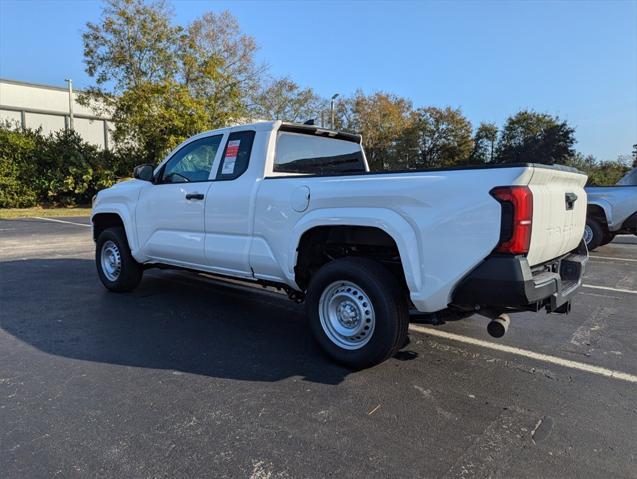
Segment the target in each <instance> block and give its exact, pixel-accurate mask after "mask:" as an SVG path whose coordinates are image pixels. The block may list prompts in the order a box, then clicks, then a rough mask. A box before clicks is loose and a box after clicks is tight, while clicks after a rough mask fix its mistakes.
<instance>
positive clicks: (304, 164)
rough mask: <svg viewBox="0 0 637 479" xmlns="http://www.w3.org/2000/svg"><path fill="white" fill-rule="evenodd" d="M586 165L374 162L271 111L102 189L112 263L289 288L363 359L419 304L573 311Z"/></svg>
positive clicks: (343, 351)
mask: <svg viewBox="0 0 637 479" xmlns="http://www.w3.org/2000/svg"><path fill="white" fill-rule="evenodd" d="M585 182H586V176H584V175H583V174H580V173H579V172H577V171H576V170H573V169H568V168H563V167H554V166H544V165H535V164H525V165H515V166H509V165H507V166H494V167H489V168H484V167H481V168H463V169H455V168H451V169H439V170H430V171H409V172H397V173H372V172H369V169H368V165H367V161H366V158H365V153H364V151H363V148H362V146H361V137H360V136H358V135H352V134H348V133H342V132H337V131H331V130H325V129H322V128H318V127H316V126H311V125H297V124H289V123H282V122H280V121H275V122H262V123H256V124H251V125H244V126H238V127H233V128H226V129H221V130H214V131H208V132H205V133H201V134H199V135H197V136H195V137H193V138H190V139H189V140H187V141H185V142H184V143H182V144H181V145H179V146H178V147H177V148H175V150H173V151H172V152H171V153H170V154H169V155H168V156H167V157H166V158H165V159H164V160H163V161H162V162H161V163H160V164H159V166H150V165H142V166H139V167H137V168H136V169H135V179H133V180H130V181H125V182H122V183H119V184H116V185H114V186H113V187H111V188H108V189H106V190H103V191H100V192H99V193H98V194H97V195H96V197H95V198H94V204H93V214H92V223H93V237H94V240H95V242H96V265H97V271H98V273H99V277H100V279H101V281H102V283H103V284H104V286H106V288H108V289H109V290H111V291H130V290H132V289H134V288H135V287H136V286H137V285H138V283H139V282H140V280H141V278H142V273H143V271H144V270H145V269H147V268H151V267H173V268H182V269H186V270H192V271H199V272H207V273H212V274H214V275H217V276H220V277H226V278H233V279H235V280H236V279H240V280H245V281H250V282H254V283H261V284H264V285H270V286H276V287H278V288H281V289H283V290H285V291H286V292H287V293H288V296H289V297H290V298H291V299H293V300H296V301H305V303H306V306H307V314H308V317H309V323H310V327H311V329H312V332H313V334H314V336H315V338H316V339H317V341H318V343H319V344H320V345H321V347H322V348H323V349H324V350H325V351H326V352H327V353H328V354H329V355H330V356H331V357H332V358H334V359H336V360H337V361H339V362H341V363H344V364H347V365H349V366H351V367H355V368H363V367H368V366H371V365H374V364H377V363H379V362H381V361H383V360H385V359H386V358H388V357H390V356H391V355H393V354H394V353H396V352H397V351H398V350H399V349H400V348H401V347H403V346H404V345H405V344H406V342H407V327H408V322H409V311H410V309H415V310H418V311H420V312H423V313H434V312H441V311H444V312H445V314H447V313H449V314H451V313H453V314H457V315H461V316H468V315H470V314H472V313H474V312H478V313H480V314H483V315H484V316H487V317H489V318H491V319H492V321H491V323H489V331H490V332H491V333H492V334H493V335H495V336H500V335H502V334H504V331H505V330H506V326H507V322H508V316H507V315H506V313H507V312H515V311H529V310H531V311H539V310H540V309H546V310H547V312H558V313H565V312H568V311H569V308H570V299H571V297H572V296H573V294H574V293H575V291H576V289H577V288H578V287H579V285H580V284H581V278H582V274H583V270H584V265H585V263H586V261H587V258H588V254H587V250H586V247H585V246H584V245H583V242H582V235H583V231H584V225H585V222H586V193H585V191H584V189H583V186H584V184H585Z"/></svg>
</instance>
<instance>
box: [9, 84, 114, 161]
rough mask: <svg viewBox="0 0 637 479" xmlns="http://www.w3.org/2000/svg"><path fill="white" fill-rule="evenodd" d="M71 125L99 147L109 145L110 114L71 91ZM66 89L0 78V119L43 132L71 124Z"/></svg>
mask: <svg viewBox="0 0 637 479" xmlns="http://www.w3.org/2000/svg"><path fill="white" fill-rule="evenodd" d="M72 97H73V103H72V105H73V129H74V130H75V131H76V132H77V133H79V134H80V135H81V136H82V138H84V140H86V141H87V142H89V143H92V144H94V145H96V146H98V147H100V148H106V149H108V148H109V147H110V146H112V141H111V139H110V131H111V130H112V126H111V122H110V121H109V118H106V117H100V116H97V115H95V113H94V112H93V110H91V109H90V108H87V107H85V106H82V105H80V104H79V103H78V102H77V97H76V95H75V94H74V93H73V94H72ZM69 106H70V104H69V89H68V88H67V87H58V86H52V85H41V84H37V83H27V82H21V81H15V80H7V79H2V78H0V122H4V121H6V120H8V121H10V122H11V123H13V124H16V125H18V126H21V127H23V128H31V129H37V128H42V131H43V132H44V133H45V134H48V133H52V132H54V131H58V130H64V129H68V128H70V127H71V115H70V108H69Z"/></svg>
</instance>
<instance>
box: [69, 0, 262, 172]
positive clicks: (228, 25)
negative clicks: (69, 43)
mask: <svg viewBox="0 0 637 479" xmlns="http://www.w3.org/2000/svg"><path fill="white" fill-rule="evenodd" d="M82 38H83V41H84V60H85V63H86V71H87V73H88V74H89V75H90V76H92V77H94V78H95V82H96V85H95V86H94V87H92V88H89V89H88V90H87V91H86V92H85V93H84V94H83V95H81V97H80V101H82V102H83V103H84V104H88V105H91V106H92V107H93V108H94V109H96V110H106V111H107V112H108V113H109V115H110V116H111V117H112V118H113V123H114V125H115V131H114V135H113V136H114V140H115V141H116V142H118V143H121V144H128V145H135V146H137V147H138V148H139V150H140V157H139V159H140V162H141V161H146V162H155V161H157V160H158V159H160V158H161V157H162V155H164V154H165V153H166V152H167V151H168V150H170V149H171V148H173V147H174V146H176V145H177V144H178V143H180V142H181V141H183V140H184V139H185V138H187V137H188V136H191V135H192V134H194V133H198V132H200V131H202V130H209V129H214V128H218V127H222V126H225V125H227V124H229V123H231V122H233V121H237V120H239V119H241V118H244V117H245V116H246V114H247V112H248V104H249V99H250V97H251V96H253V95H254V92H255V90H256V85H257V84H258V81H259V78H260V75H261V74H262V72H263V70H264V67H263V66H258V65H256V63H255V61H254V53H255V51H256V45H255V42H254V40H253V39H252V38H251V37H249V36H247V35H244V34H242V33H241V32H240V30H239V26H238V24H237V22H236V20H235V19H234V17H232V15H230V13H228V12H222V13H220V14H214V13H205V14H204V15H203V16H202V17H201V18H199V19H196V20H194V21H193V22H192V23H191V24H189V25H187V26H186V27H185V28H184V27H181V26H175V25H173V24H172V14H171V12H170V10H169V9H168V8H167V6H166V3H165V2H163V1H161V0H158V1H154V2H150V3H149V2H145V1H144V0H108V1H107V2H106V6H105V7H104V9H103V12H102V17H101V19H100V21H99V22H98V23H90V22H89V23H88V24H87V29H86V31H85V32H84V33H83V35H82Z"/></svg>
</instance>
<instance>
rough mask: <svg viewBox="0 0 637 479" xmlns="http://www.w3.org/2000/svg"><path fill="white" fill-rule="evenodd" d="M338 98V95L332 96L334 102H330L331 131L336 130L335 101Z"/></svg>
mask: <svg viewBox="0 0 637 479" xmlns="http://www.w3.org/2000/svg"><path fill="white" fill-rule="evenodd" d="M336 98H338V93H334V94H333V95H332V100H331V101H330V129H332V130H333V129H334V100H336Z"/></svg>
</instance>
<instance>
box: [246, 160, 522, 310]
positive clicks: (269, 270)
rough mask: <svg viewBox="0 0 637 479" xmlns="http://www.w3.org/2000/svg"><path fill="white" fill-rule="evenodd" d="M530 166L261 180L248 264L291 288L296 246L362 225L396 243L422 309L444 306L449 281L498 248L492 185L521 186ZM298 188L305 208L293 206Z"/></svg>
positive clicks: (450, 285) (497, 215) (497, 217)
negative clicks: (330, 230)
mask: <svg viewBox="0 0 637 479" xmlns="http://www.w3.org/2000/svg"><path fill="white" fill-rule="evenodd" d="M530 177H531V169H530V168H528V167H512V168H493V169H476V170H452V171H432V172H426V173H400V174H364V175H352V176H338V177H329V176H328V177H285V178H276V179H265V180H264V181H262V182H261V184H260V186H259V190H258V193H257V201H256V211H255V226H254V241H253V246H252V249H251V255H250V256H251V265H252V269H253V270H254V273H255V276H256V277H260V278H263V279H270V280H281V281H283V282H285V283H287V284H289V285H291V286H293V287H296V284H295V283H294V266H295V264H296V248H297V245H298V242H299V239H300V237H301V236H302V235H303V233H304V232H306V231H307V230H309V229H310V228H312V227H314V226H320V225H347V224H352V225H366V226H374V227H378V228H380V229H382V230H384V231H385V232H386V233H388V234H389V235H390V236H392V238H394V240H395V241H396V244H397V245H398V249H399V252H400V256H401V260H402V262H403V268H404V271H405V277H406V279H407V284H408V286H409V289H410V294H411V298H412V301H413V302H414V304H415V305H416V307H417V308H418V309H419V310H421V311H437V310H440V309H444V308H445V307H447V305H448V303H449V301H450V297H451V293H452V290H453V287H454V286H455V284H456V283H457V282H458V281H459V280H460V279H461V278H462V277H463V276H464V275H465V274H466V273H468V272H469V271H470V270H471V269H473V268H474V267H475V266H476V265H477V264H479V263H480V262H481V261H482V260H483V259H484V258H485V257H486V256H487V255H488V254H489V253H490V252H491V251H492V250H493V248H494V247H495V246H496V244H497V242H498V239H499V235H500V205H499V204H498V202H497V201H495V200H494V198H493V197H491V195H490V194H489V191H490V190H491V189H492V188H494V187H496V186H505V185H516V184H527V183H528V181H529V179H530ZM299 188H307V189H308V190H309V191H310V194H309V196H310V199H309V205H308V207H307V209H306V210H305V211H301V212H299V211H296V210H295V209H294V208H292V206H291V205H292V198H293V197H294V193H295V191H297V190H298V189H299Z"/></svg>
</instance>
